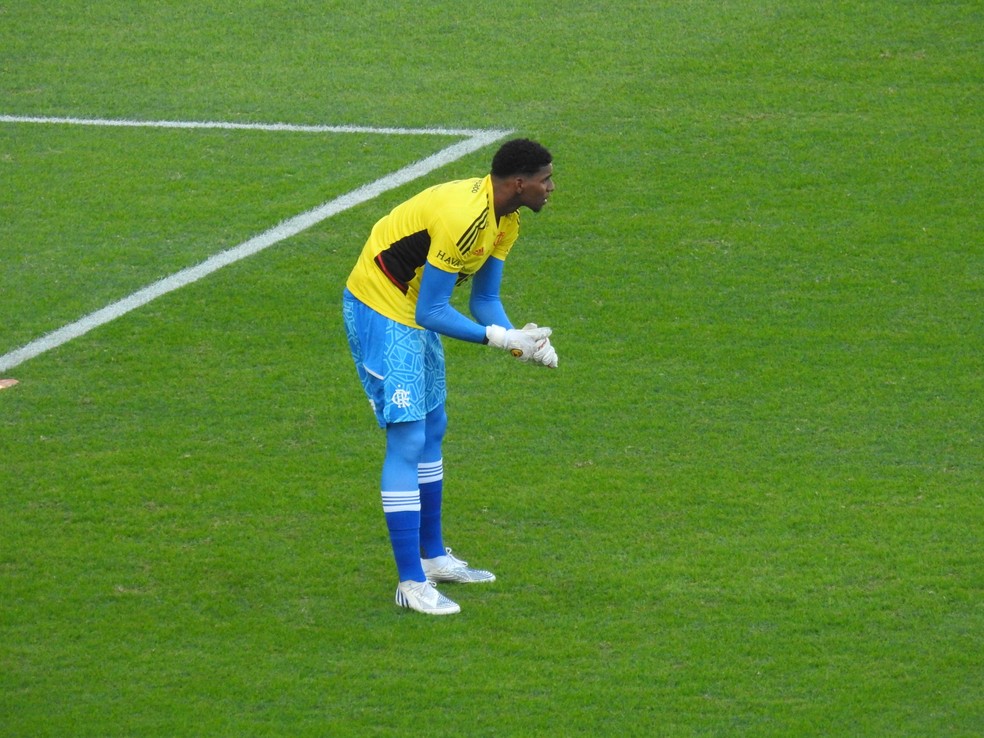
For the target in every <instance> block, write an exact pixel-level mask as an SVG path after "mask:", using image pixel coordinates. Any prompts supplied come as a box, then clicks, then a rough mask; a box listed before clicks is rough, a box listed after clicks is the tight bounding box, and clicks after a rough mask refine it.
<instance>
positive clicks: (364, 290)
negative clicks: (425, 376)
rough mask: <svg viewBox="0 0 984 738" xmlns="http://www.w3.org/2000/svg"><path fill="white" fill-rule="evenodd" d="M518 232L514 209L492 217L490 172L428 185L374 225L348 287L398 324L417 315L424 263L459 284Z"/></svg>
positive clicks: (502, 253)
mask: <svg viewBox="0 0 984 738" xmlns="http://www.w3.org/2000/svg"><path fill="white" fill-rule="evenodd" d="M518 236H519V213H518V212H515V213H510V214H509V215H505V216H503V217H502V218H500V219H499V222H498V223H496V222H495V208H494V205H493V199H492V178H491V176H490V175H487V176H485V177H484V178H477V179H462V180H457V181H454V182H445V183H444V184H439V185H435V186H433V187H429V188H428V189H426V190H424V191H423V192H421V193H419V194H417V195H415V196H414V197H412V198H410V199H409V200H406V201H405V202H403V203H401V204H400V205H397V206H396V207H395V208H393V210H392V211H390V213H389V214H388V215H386V216H384V217H382V218H381V219H380V220H379V221H377V222H376V225H375V226H373V229H372V233H370V234H369V240H368V241H366V245H365V247H363V249H362V254H361V255H360V256H359V259H358V261H357V262H356V264H355V268H354V269H353V270H352V273H351V274H349V277H348V281H347V282H346V287H348V289H349V291H350V292H351V293H352V294H353V295H355V296H356V297H357V298H358V299H359V300H361V301H362V302H363V303H365V304H366V305H368V306H369V307H371V308H372V309H373V310H375V311H376V312H378V313H381V314H382V315H385V316H386V317H388V318H392V319H393V320H395V321H397V322H398V323H403V324H404V325H408V326H411V327H412V328H420V326H419V325H417V322H416V320H415V319H414V313H415V311H416V307H417V297H418V294H419V290H420V276H421V274H422V272H423V268H424V264H425V263H427V262H429V263H430V264H431V265H433V266H435V267H437V268H438V269H442V270H444V271H446V272H452V273H455V274H458V282H457V284H461V283H462V282H464V281H465V280H467V279H468V278H469V277H470V276H472V275H473V274H475V272H477V271H478V270H479V269H480V268H481V267H482V265H483V264H484V263H485V261H486V260H487V259H488V258H489V257H490V256H495V257H496V258H498V259H505V258H506V256H507V255H508V253H509V250H510V249H511V248H512V245H513V244H514V243H515V242H516V238H517V237H518Z"/></svg>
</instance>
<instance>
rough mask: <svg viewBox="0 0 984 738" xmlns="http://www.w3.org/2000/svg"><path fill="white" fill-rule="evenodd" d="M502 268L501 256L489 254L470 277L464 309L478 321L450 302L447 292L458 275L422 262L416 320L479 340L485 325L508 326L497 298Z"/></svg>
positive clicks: (439, 330) (443, 331) (446, 332)
mask: <svg viewBox="0 0 984 738" xmlns="http://www.w3.org/2000/svg"><path fill="white" fill-rule="evenodd" d="M502 268H503V261H502V260H501V259H496V258H494V257H493V258H490V259H488V260H487V261H486V262H485V264H483V265H482V268H481V269H479V270H478V272H476V273H475V276H474V277H473V279H472V291H471V298H470V300H469V305H468V309H469V310H470V311H471V313H472V315H473V316H475V319H476V320H478V321H479V322H477V323H476V322H475V321H473V320H469V319H468V318H467V317H466V316H465V315H463V314H462V313H460V312H458V311H457V310H455V309H454V308H453V307H452V306H451V292H452V291H453V290H454V285H455V282H457V280H458V275H457V274H455V273H453V272H445V271H443V270H442V269H438V268H437V267H434V266H432V265H430V264H425V265H424V272H423V275H422V276H421V279H420V294H419V295H418V297H417V308H416V313H415V319H416V321H417V323H418V324H419V325H420V326H422V327H424V328H427V329H428V330H432V331H435V332H437V333H440V334H442V335H445V336H450V337H451V338H457V339H459V340H461V341H471V342H472V343H482V342H483V341H484V340H485V326H487V325H493V324H494V325H501V326H502V327H504V328H512V323H510V322H509V318H508V317H506V311H505V309H504V308H503V307H502V300H501V299H500V298H499V286H500V285H501V284H502Z"/></svg>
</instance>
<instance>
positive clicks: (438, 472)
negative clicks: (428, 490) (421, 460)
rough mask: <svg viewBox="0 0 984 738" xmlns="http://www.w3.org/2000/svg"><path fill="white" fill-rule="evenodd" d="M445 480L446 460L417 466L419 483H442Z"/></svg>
mask: <svg viewBox="0 0 984 738" xmlns="http://www.w3.org/2000/svg"><path fill="white" fill-rule="evenodd" d="M442 479H444V459H439V460H438V461H429V462H427V463H426V464H417V481H418V482H419V483H420V484H426V483H427V482H440V481H441V480H442Z"/></svg>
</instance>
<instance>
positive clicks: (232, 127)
mask: <svg viewBox="0 0 984 738" xmlns="http://www.w3.org/2000/svg"><path fill="white" fill-rule="evenodd" d="M0 123H52V124H62V125H76V126H108V127H111V128H218V129H222V130H228V131H274V132H283V131H287V132H293V133H382V134H385V135H389V136H457V137H467V138H475V137H478V136H484V135H486V134H489V133H499V134H501V135H500V136H499V137H500V138H501V137H502V136H505V135H508V134H509V133H511V131H491V130H485V129H476V128H375V127H372V126H305V125H295V124H293V123H226V122H222V121H193V120H114V119H105V118H50V117H46V116H32V115H0Z"/></svg>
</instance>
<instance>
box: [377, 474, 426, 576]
mask: <svg viewBox="0 0 984 738" xmlns="http://www.w3.org/2000/svg"><path fill="white" fill-rule="evenodd" d="M382 496H383V513H385V515H386V527H387V528H388V529H389V537H390V543H391V544H392V546H393V558H394V559H396V569H397V572H399V576H400V581H401V582H405V581H407V580H408V579H413V580H414V581H417V582H422V581H424V580H425V579H426V577H425V576H424V570H423V568H422V567H421V565H420V494H419V492H418V491H417V490H413V491H412V492H386V491H384V492H383V493H382Z"/></svg>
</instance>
